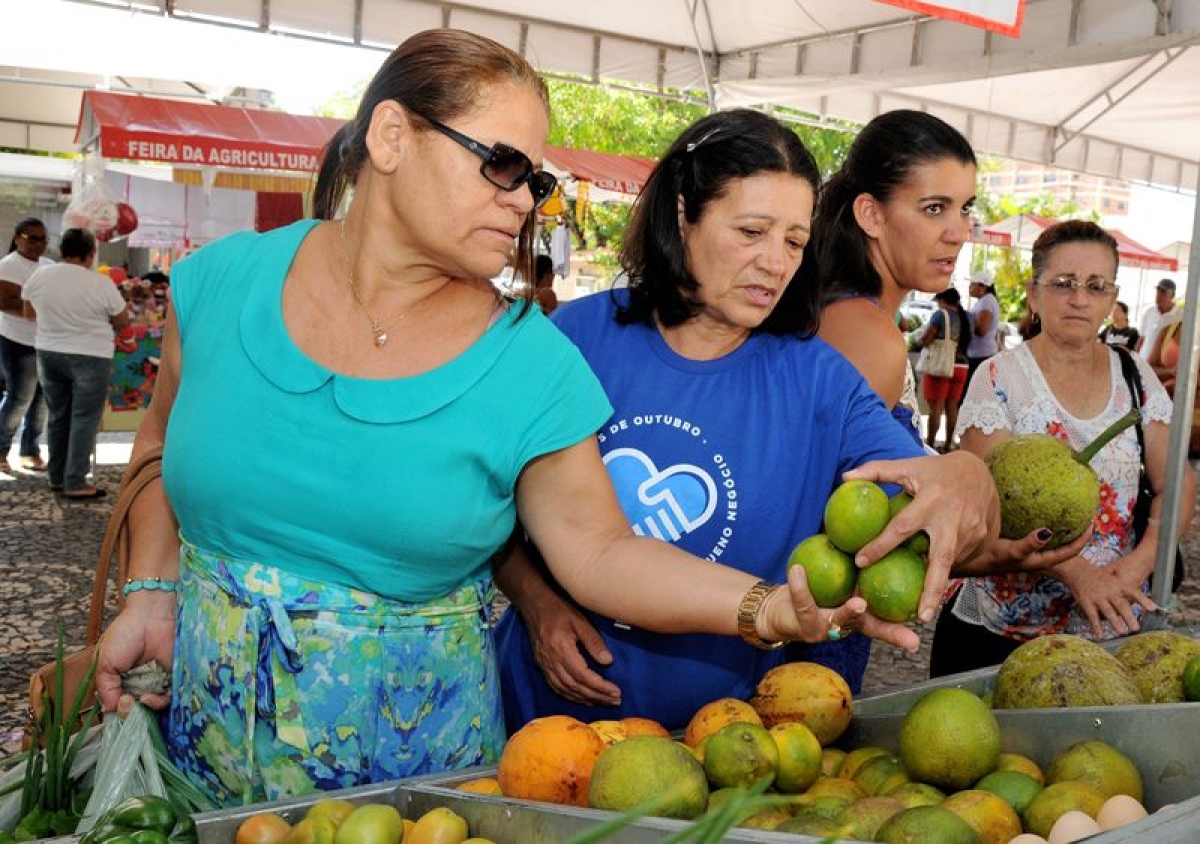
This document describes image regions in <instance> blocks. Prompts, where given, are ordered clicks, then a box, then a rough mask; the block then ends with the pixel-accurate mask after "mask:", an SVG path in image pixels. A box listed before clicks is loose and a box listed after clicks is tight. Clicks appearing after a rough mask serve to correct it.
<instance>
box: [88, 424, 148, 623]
mask: <svg viewBox="0 0 1200 844" xmlns="http://www.w3.org/2000/svg"><path fill="white" fill-rule="evenodd" d="M160 477H162V448H161V447H159V448H153V449H150V450H149V451H146V452H145V453H143V454H142V455H141V456H140V457H138V459H137V460H135V461H134V462H132V463H130V464H129V466H128V467H127V468H126V469H125V474H124V475H123V476H122V477H121V487H120V491H119V492H118V494H117V503H116V504H115V505H114V506H113V511H112V515H111V516H110V517H109V519H108V527H107V528H106V529H105V531H104V540H103V541H102V542H101V543H100V557H99V559H98V560H97V561H96V576H95V579H94V580H93V581H92V604H91V607H90V608H89V610H88V625H87V643H88V644H89V645H94V644H96V642H98V641H100V628H101V626H102V625H103V624H104V599H105V595H106V593H107V591H108V573H109V570H110V567H111V565H112V558H113V555H114V554H116V555H117V590H118V591H117V603H118V605H121V604H124V603H125V597H124V595H122V594H121V592H120V588H121V584H123V583H124V582H125V578H126V577H128V575H129V548H128V536H127V535H126V532H125V528H126V526H127V524H128V519H129V509H130V507H132V506H133V502H134V501H136V500H137V497H138V496H139V495H140V494H141V493H142V490H144V489H145V488H146V487H147V486H149V485H150V484H151V483H153V482H154V481H156V480H158V479H159V478H160Z"/></svg>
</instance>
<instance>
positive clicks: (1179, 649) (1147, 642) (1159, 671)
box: [1113, 630, 1200, 703]
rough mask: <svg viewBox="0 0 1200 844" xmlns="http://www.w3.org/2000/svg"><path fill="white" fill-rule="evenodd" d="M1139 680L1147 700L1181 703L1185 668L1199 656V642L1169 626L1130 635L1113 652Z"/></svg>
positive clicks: (1140, 688)
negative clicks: (1127, 639) (1170, 628)
mask: <svg viewBox="0 0 1200 844" xmlns="http://www.w3.org/2000/svg"><path fill="white" fill-rule="evenodd" d="M1113 656H1115V657H1116V658H1117V659H1118V660H1120V662H1121V664H1122V665H1124V666H1125V668H1126V669H1127V670H1128V671H1129V673H1130V675H1131V676H1132V677H1133V681H1134V683H1136V684H1137V687H1138V691H1139V692H1140V693H1141V695H1142V701H1143V702H1144V703H1182V702H1183V701H1184V700H1186V698H1185V697H1184V695H1183V669H1184V668H1186V667H1187V664H1188V663H1189V662H1190V661H1191V660H1192V657H1196V656H1200V642H1198V641H1196V640H1195V639H1192V638H1190V637H1188V636H1184V635H1182V634H1179V633H1172V632H1171V631H1169V630H1155V631H1153V632H1151V633H1140V634H1138V635H1136V636H1131V637H1130V638H1129V641H1127V642H1125V643H1124V644H1122V645H1121V646H1120V647H1118V648H1117V650H1116V651H1115V652H1114V654H1113Z"/></svg>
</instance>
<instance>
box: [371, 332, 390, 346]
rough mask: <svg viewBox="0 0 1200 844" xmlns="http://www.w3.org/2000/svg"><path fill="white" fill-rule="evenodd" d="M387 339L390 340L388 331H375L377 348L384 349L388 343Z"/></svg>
mask: <svg viewBox="0 0 1200 844" xmlns="http://www.w3.org/2000/svg"><path fill="white" fill-rule="evenodd" d="M387 341H388V336H387V332H386V331H378V330H376V332H375V341H374V342H375V348H377V349H382V348H383V347H384V346H386V345H387Z"/></svg>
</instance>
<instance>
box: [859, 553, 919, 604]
mask: <svg viewBox="0 0 1200 844" xmlns="http://www.w3.org/2000/svg"><path fill="white" fill-rule="evenodd" d="M924 586H925V561H924V560H922V559H921V556H920V555H919V554H917V553H916V552H915V551H912V550H910V549H908V548H905V547H904V546H900V547H899V548H893V549H892V550H891V551H889V552H888V553H887V554H885V555H884V556H882V557H880V558H879V559H878V560H876V561H875V562H874V563H872V564H871V565H869V566H867V567H866V568H865V569H863V570H862V571H860V572H859V573H858V592H859V594H860V595H862V596H863V598H864V599H865V600H866V602H867V606H868V607H870V609H871V612H873V613H875V615H877V616H879V617H880V618H882V619H885V620H887V621H896V622H905V621H909V620H911V619H913V618H916V615H917V605H918V604H919V603H920V601H921V590H922V588H924Z"/></svg>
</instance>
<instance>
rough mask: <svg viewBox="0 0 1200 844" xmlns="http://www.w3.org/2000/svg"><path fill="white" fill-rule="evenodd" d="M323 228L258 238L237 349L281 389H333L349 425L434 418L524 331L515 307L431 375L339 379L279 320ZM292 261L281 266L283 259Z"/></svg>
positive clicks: (249, 260)
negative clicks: (311, 236) (302, 255)
mask: <svg viewBox="0 0 1200 844" xmlns="http://www.w3.org/2000/svg"><path fill="white" fill-rule="evenodd" d="M319 222H320V221H318V220H306V221H304V222H302V223H297V224H294V225H291V226H287V227H285V228H283V229H277V230H276V231H274V232H268V233H267V234H264V235H260V236H259V237H258V238H256V239H255V240H254V241H253V245H252V246H251V247H250V249H249V250H248V254H246V255H244V256H242V258H243V261H244V264H245V266H246V268H247V269H246V272H245V278H246V279H247V282H246V284H247V290H246V299H245V302H244V304H243V306H242V312H241V315H240V319H239V335H240V337H241V343H242V348H243V349H244V351H245V352H246V356H247V357H249V359H250V360H251V362H252V363H253V364H254V366H255V368H256V369H258V371H259V372H260V373H261V374H262V375H263V377H265V378H266V379H267V380H269V381H270V382H271V383H272V384H274V385H275V386H276V387H278V388H279V389H280V390H283V391H284V392H288V393H297V394H299V393H312V392H316V391H317V390H320V389H322V388H324V387H325V385H326V384H327V383H331V386H332V393H333V400H334V402H335V403H336V404H337V406H338V407H339V408H340V409H341V410H342V412H343V413H345V414H346V415H347V416H350V417H352V418H354V419H358V420H360V421H362V422H371V423H382V424H386V423H392V422H408V421H412V420H415V419H420V418H421V417H424V416H428V415H429V414H432V413H435V412H437V411H438V410H440V409H441V408H443V407H445V406H446V405H448V404H450V403H451V402H453V401H454V400H456V399H458V398H459V397H460V396H462V395H464V394H465V393H466V392H467V391H469V390H470V389H471V388H472V387H473V386H474V385H475V384H476V383H477V382H478V381H479V380H480V379H481V378H483V377H484V375H486V374H487V373H488V372H489V371H490V370H491V369H492V367H493V366H495V365H496V362H497V361H498V360H499V359H500V357H501V355H502V354H503V352H504V350H505V349H506V348H507V347H508V345H509V344H510V343H511V342H512V341H513V340H514V339H515V338H516V337H517V336H518V335H519V334H520V333H521V331H523V330H525V329H526V327H527V324H528V322H529V321H530V319H532V318H535V317H537V316H538V315H537V314H533V313H530V314H529V315H528V317H527V318H526V319H524V320H521V321H520V322H518V321H517V315H518V314H519V313H520V308H518V307H509V308H507V309H506V310H505V311H504V313H503V314H502V315H501V316H500V317H499V319H497V320H495V322H494V323H493V324H492V325H491V327H490V328H489V329H488V330H487V331H486V332H485V333H484V335H483V336H482V337H480V338H479V339H478V340H477V341H475V343H474V344H473V345H471V347H470V348H468V349H467V350H466V351H465V352H463V353H462V354H461V355H459V356H458V357H456V358H454V359H453V360H451V361H449V362H447V363H445V364H443V365H442V366H439V367H438V368H436V369H433V370H430V371H429V372H424V373H421V374H420V375H414V376H412V377H409V378H391V379H369V378H357V377H354V376H350V375H341V374H338V373H336V372H333V371H332V370H330V369H328V368H326V367H324V366H321V365H320V364H318V363H317V362H316V361H313V360H312V359H311V358H309V357H308V356H307V355H305V354H304V352H303V351H301V349H300V347H299V346H297V345H296V343H295V341H293V340H292V338H291V335H289V334H288V331H287V326H286V325H285V323H284V321H283V285H284V281H285V279H286V278H287V273H288V270H289V269H290V267H291V263H292V258H294V257H295V254H296V252H297V251H298V250H299V248H300V244H301V242H302V241H303V240H304V238H305V237H306V236H307V235H308V233H309V232H311V231H312V230H313V229H314V228H315V227H316V225H317V224H318V223H319ZM281 253H283V254H286V255H287V256H289V257H288V258H287V259H286V260H279V256H280V254H281Z"/></svg>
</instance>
